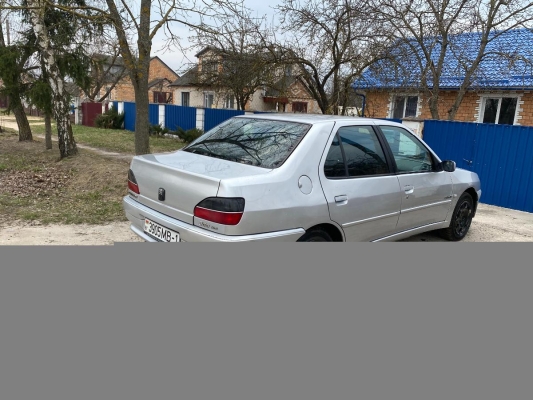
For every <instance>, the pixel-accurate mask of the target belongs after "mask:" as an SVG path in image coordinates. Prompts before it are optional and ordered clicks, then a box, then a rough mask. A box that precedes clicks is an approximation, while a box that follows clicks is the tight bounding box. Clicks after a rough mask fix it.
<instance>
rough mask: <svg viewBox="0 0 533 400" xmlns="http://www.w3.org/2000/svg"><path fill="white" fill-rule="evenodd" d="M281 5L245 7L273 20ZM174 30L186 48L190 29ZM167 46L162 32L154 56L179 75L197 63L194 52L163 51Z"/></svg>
mask: <svg viewBox="0 0 533 400" xmlns="http://www.w3.org/2000/svg"><path fill="white" fill-rule="evenodd" d="M279 3H281V0H245V5H246V6H247V7H248V8H250V9H252V10H253V11H254V12H255V13H257V14H258V15H268V16H269V18H270V19H271V18H272V17H274V12H273V10H272V7H274V6H276V5H277V4H279ZM173 30H175V32H177V33H179V35H180V37H182V43H183V45H184V46H187V44H188V41H187V37H189V36H190V35H191V32H190V31H189V29H188V28H185V27H181V26H173ZM164 44H165V36H164V34H163V33H162V32H161V33H160V34H158V35H157V36H156V37H155V38H154V41H153V44H152V56H159V57H160V58H161V59H162V60H163V61H164V62H165V63H166V64H167V65H168V66H169V67H170V68H172V69H174V70H175V71H177V72H178V73H180V72H183V71H182V70H183V69H184V68H185V67H187V66H188V64H189V63H191V62H196V58H195V57H194V54H196V53H195V52H194V51H188V52H186V53H185V54H183V52H182V51H181V50H180V49H177V48H176V49H165V50H163V47H164Z"/></svg>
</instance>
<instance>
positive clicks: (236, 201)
mask: <svg viewBox="0 0 533 400" xmlns="http://www.w3.org/2000/svg"><path fill="white" fill-rule="evenodd" d="M243 213H244V199H243V198H240V197H239V198H224V197H210V198H207V199H205V200H203V201H201V202H200V203H199V204H198V205H197V206H196V207H195V208H194V216H195V217H197V218H201V219H204V220H206V221H210V222H215V223H217V224H222V225H238V224H239V222H241V218H242V215H243Z"/></svg>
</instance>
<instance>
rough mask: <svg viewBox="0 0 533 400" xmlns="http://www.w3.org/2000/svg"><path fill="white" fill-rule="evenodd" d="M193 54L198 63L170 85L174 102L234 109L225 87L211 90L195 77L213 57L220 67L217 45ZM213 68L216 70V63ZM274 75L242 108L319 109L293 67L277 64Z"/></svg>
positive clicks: (233, 102)
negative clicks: (278, 65) (283, 66)
mask: <svg viewBox="0 0 533 400" xmlns="http://www.w3.org/2000/svg"><path fill="white" fill-rule="evenodd" d="M196 58H197V59H198V63H197V64H195V65H193V67H192V68H190V69H189V70H188V71H187V72H186V73H185V74H183V76H181V78H178V79H176V80H175V81H174V82H173V83H172V84H171V85H170V87H172V88H173V90H174V104H176V105H180V106H189V107H198V108H222V109H234V110H236V109H237V102H236V100H235V97H234V95H233V94H231V92H230V91H229V90H224V89H222V90H220V89H219V90H215V89H213V88H212V87H210V86H209V85H206V84H204V83H202V82H201V79H199V76H200V74H201V71H202V65H205V66H208V65H209V66H212V65H213V60H218V61H220V65H218V69H219V70H220V68H222V57H221V56H220V55H219V52H218V51H217V49H215V48H212V47H206V48H204V49H203V50H202V51H200V52H199V53H197V54H196ZM218 61H215V64H217V62H218ZM214 68H215V70H216V68H217V66H216V65H215V67H214ZM275 76H276V77H277V79H276V81H275V82H274V83H273V84H272V87H263V88H260V89H258V90H256V91H255V92H254V93H253V95H252V97H251V99H250V101H248V103H247V104H246V107H245V110H246V111H263V112H298V113H312V114H318V113H321V111H320V108H319V107H318V104H317V102H316V100H314V99H313V98H312V96H311V95H310V94H309V92H308V91H307V89H306V88H305V86H304V85H303V84H302V82H301V81H300V79H299V78H298V77H297V76H295V75H294V74H293V68H278V69H277V70H276V72H275Z"/></svg>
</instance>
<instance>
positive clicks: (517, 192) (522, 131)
mask: <svg viewBox="0 0 533 400" xmlns="http://www.w3.org/2000/svg"><path fill="white" fill-rule="evenodd" d="M424 141H425V142H426V143H427V144H428V145H429V146H431V148H432V149H433V150H435V152H436V153H437V154H438V155H439V157H440V158H441V159H446V160H453V161H455V162H456V163H457V166H458V167H459V168H463V169H467V170H470V171H474V172H476V173H477V174H478V175H479V178H480V180H481V189H482V190H483V195H482V199H481V201H482V202H483V203H486V204H491V205H495V206H500V207H505V208H511V209H515V210H520V211H527V212H533V171H532V170H533V127H524V126H510V125H495V124H476V123H468V122H450V121H426V122H425V123H424Z"/></svg>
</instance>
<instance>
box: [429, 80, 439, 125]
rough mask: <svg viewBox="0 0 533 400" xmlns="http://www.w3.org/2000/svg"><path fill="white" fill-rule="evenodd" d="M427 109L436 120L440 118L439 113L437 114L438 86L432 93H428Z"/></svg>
mask: <svg viewBox="0 0 533 400" xmlns="http://www.w3.org/2000/svg"><path fill="white" fill-rule="evenodd" d="M429 111H430V112H431V118H433V119H436V120H439V119H440V115H439V89H438V88H437V90H436V91H435V92H433V94H430V98H429Z"/></svg>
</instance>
